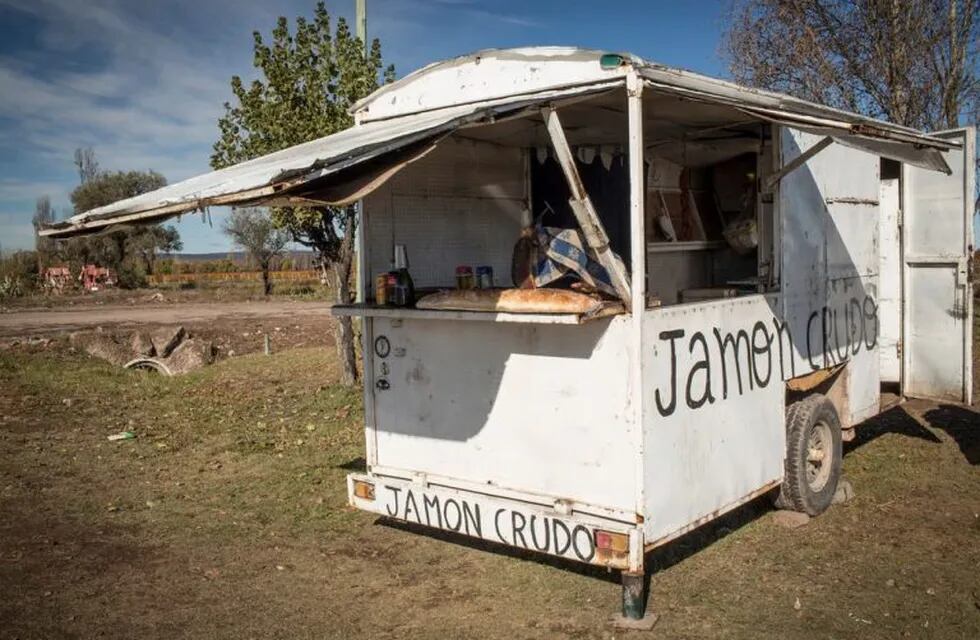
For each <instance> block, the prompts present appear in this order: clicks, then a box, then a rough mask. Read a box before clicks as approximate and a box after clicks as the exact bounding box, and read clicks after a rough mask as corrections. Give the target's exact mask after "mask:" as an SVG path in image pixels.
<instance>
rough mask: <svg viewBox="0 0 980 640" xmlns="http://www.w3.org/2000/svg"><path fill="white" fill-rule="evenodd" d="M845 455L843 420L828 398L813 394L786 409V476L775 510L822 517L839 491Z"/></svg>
mask: <svg viewBox="0 0 980 640" xmlns="http://www.w3.org/2000/svg"><path fill="white" fill-rule="evenodd" d="M842 455H843V452H842V450H841V429H840V418H838V417H837V409H835V408H834V405H833V403H832V402H831V401H830V400H828V399H827V397H826V396H824V395H822V394H819V393H814V394H812V395H809V396H807V397H806V398H804V399H802V400H799V401H797V402H794V403H793V404H791V405H790V406H789V407H787V409H786V475H785V477H784V479H783V484H782V486H781V487H780V489H779V496H778V497H777V498H776V506H777V507H779V508H781V509H790V510H792V511H799V512H801V513H806V514H808V515H811V516H815V515H819V514H821V513H823V512H824V511H825V510H826V509H827V507H829V506H830V503H831V501H832V500H833V499H834V493H835V492H836V491H837V481H838V480H839V479H840V467H841V457H842Z"/></svg>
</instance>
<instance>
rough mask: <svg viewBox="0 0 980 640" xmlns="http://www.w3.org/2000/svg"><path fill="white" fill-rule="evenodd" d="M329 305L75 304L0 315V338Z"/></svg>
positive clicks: (283, 313) (325, 311)
mask: <svg viewBox="0 0 980 640" xmlns="http://www.w3.org/2000/svg"><path fill="white" fill-rule="evenodd" d="M329 309H330V304H329V303H326V302H302V301H295V300H276V301H273V302H208V303H191V304H188V303H183V304H165V303H152V302H148V303H133V304H113V305H78V306H74V307H71V308H62V309H58V310H51V309H19V310H16V311H10V312H8V313H0V337H10V336H23V335H36V334H45V333H58V332H62V331H75V330H78V329H84V328H91V327H97V326H103V327H109V326H118V327H126V326H134V325H143V324H192V323H201V322H210V321H215V320H221V319H226V318H236V319H260V318H266V319H271V318H291V319H295V318H298V317H300V316H319V317H323V318H327V317H328V316H329Z"/></svg>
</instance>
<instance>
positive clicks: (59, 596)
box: [0, 314, 980, 639]
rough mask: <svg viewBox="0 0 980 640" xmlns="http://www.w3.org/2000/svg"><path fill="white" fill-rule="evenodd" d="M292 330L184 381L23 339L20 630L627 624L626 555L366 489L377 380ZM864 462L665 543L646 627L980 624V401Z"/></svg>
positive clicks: (217, 632) (5, 354)
mask: <svg viewBox="0 0 980 640" xmlns="http://www.w3.org/2000/svg"><path fill="white" fill-rule="evenodd" d="M291 317H293V318H294V319H295V320H296V322H297V323H299V322H300V320H299V316H296V315H293V316H291ZM309 317H310V318H316V322H321V320H320V318H319V316H317V315H316V314H312V315H310V316H309ZM258 320H261V322H262V323H268V322H270V321H269V318H266V317H263V318H260V319H257V318H246V319H236V320H234V322H256V321H258ZM208 322H210V321H206V322H204V323H203V324H208ZM222 322H224V321H222ZM222 322H211V324H212V326H213V327H214V330H215V331H225V333H229V332H230V331H228V330H225V329H222V328H221V327H222V326H224V325H223V324H222ZM229 326H234V325H229ZM273 326H274V325H273ZM284 326H285V323H284ZM265 328H266V329H268V328H269V326H266V327H265ZM237 330H238V329H237V328H236V329H235V331H237ZM311 335H312V334H311ZM317 335H318V334H317ZM274 351H275V352H274V354H273V355H272V356H268V357H266V356H263V355H261V354H259V353H253V354H251V355H246V356H243V357H234V358H226V359H224V360H222V361H220V362H218V363H217V364H215V365H214V366H211V367H206V368H204V369H201V370H199V371H195V372H193V373H191V374H189V375H187V376H184V377H179V378H163V377H158V376H153V375H149V374H141V373H138V372H126V371H122V370H119V369H116V368H113V367H111V366H109V365H108V364H106V363H103V362H100V361H96V360H93V359H90V358H87V357H85V356H83V355H81V354H76V353H71V352H69V351H68V350H67V349H66V348H64V346H63V344H62V343H61V342H59V341H57V340H54V341H52V342H50V343H47V346H43V345H42V343H39V342H36V341H35V342H33V343H30V342H22V343H20V344H16V345H13V346H9V347H8V348H6V349H2V350H0V594H2V597H0V637H2V638H89V637H111V638H132V637H154V638H156V637H166V638H177V637H181V638H182V637H187V638H201V637H209V638H210V637H216V638H226V637H227V638H307V637H310V638H313V637H316V638H347V637H355V636H356V637H375V638H395V637H399V638H400V637H423V638H472V637H487V638H555V637H571V638H593V637H596V638H609V637H621V636H622V635H624V633H623V632H617V631H615V630H613V629H612V628H611V627H609V626H608V624H607V623H606V620H607V618H608V616H609V614H610V613H613V612H615V611H617V610H618V607H619V597H620V588H619V584H618V578H617V576H616V575H615V574H610V573H606V572H604V571H601V570H593V569H583V568H581V567H579V566H578V565H574V564H566V563H563V562H558V561H551V560H545V559H542V558H540V557H537V556H526V555H521V554H518V553H513V552H509V551H506V550H504V549H501V548H499V547H493V546H490V545H486V544H482V543H475V542H471V541H469V540H466V539H462V538H455V537H446V536H441V535H432V534H425V533H424V532H420V531H414V530H409V529H407V528H406V527H403V526H396V525H394V524H392V523H390V522H385V521H383V520H379V519H377V518H375V517H373V516H371V515H370V514H366V513H362V512H357V511H353V510H351V509H350V508H349V507H347V506H346V504H345V486H344V476H345V474H346V473H348V472H349V471H350V470H357V469H362V468H363V466H364V459H363V455H364V442H363V432H362V429H361V424H362V422H361V421H362V414H361V406H360V393H359V392H358V391H351V390H346V389H343V388H341V387H338V386H336V385H335V384H334V382H335V380H336V378H337V371H336V363H335V360H334V358H333V355H332V353H333V351H332V349H324V348H322V347H312V346H307V347H300V346H296V348H290V349H288V350H285V349H283V350H274ZM123 430H131V431H133V432H135V433H136V436H137V437H136V438H135V439H133V440H124V441H119V442H110V441H108V440H107V439H106V437H107V436H108V435H109V434H112V433H115V432H118V431H123ZM844 474H845V476H846V477H847V478H848V479H849V480H850V481H851V483H852V484H853V486H854V488H855V491H856V497H855V498H854V499H853V500H851V501H850V502H848V503H846V504H843V505H839V506H835V507H832V508H831V509H830V510H829V511H828V512H827V513H825V514H824V515H823V516H821V517H819V518H816V519H814V520H812V521H811V522H810V523H809V524H808V525H806V526H805V527H802V528H799V529H794V530H787V529H784V528H781V527H779V526H777V525H776V524H775V523H774V522H773V512H772V511H771V509H770V507H769V506H768V503H767V502H766V501H765V500H764V499H762V500H758V501H756V502H754V503H751V504H749V505H747V506H746V507H744V508H742V509H740V510H738V511H737V512H735V513H732V514H729V515H728V516H726V517H724V518H722V519H721V520H720V521H716V522H715V523H712V524H711V525H709V526H708V527H706V528H704V529H702V530H699V531H698V532H696V533H695V534H693V535H690V536H687V537H684V538H682V539H680V540H678V541H677V542H675V543H673V544H671V545H669V546H667V547H666V548H664V549H662V550H661V551H658V552H657V553H655V554H654V556H653V557H651V558H650V559H649V562H650V564H651V565H652V566H656V567H657V568H658V569H657V571H656V572H655V573H654V574H653V576H652V579H651V584H650V600H649V606H650V609H651V610H653V611H656V612H657V613H659V614H660V615H661V619H660V621H659V622H658V623H657V626H656V627H655V628H654V630H653V631H651V632H649V633H640V632H629V633H628V634H626V635H630V636H635V637H650V638H789V637H792V638H902V637H912V638H971V639H972V638H977V637H980V419H978V414H977V413H975V412H974V411H973V410H971V409H967V408H962V407H956V406H939V405H936V404H934V403H929V402H922V401H911V402H908V403H906V404H904V405H902V406H900V407H897V408H894V409H892V410H890V411H889V412H887V413H886V414H883V415H882V416H880V417H878V418H877V419H875V420H873V421H871V422H869V423H866V424H865V425H863V426H862V427H861V428H860V429H859V437H858V439H857V441H855V442H853V443H851V444H850V445H848V446H847V455H846V457H845V460H844ZM491 551H492V552H491Z"/></svg>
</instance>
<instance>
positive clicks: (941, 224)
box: [902, 127, 976, 403]
mask: <svg viewBox="0 0 980 640" xmlns="http://www.w3.org/2000/svg"><path fill="white" fill-rule="evenodd" d="M936 135H937V136H940V137H943V138H947V139H951V140H956V141H959V142H961V143H962V145H963V146H962V147H961V148H959V149H953V150H950V151H947V152H944V156H945V158H946V163H947V164H948V165H949V167H950V169H952V174H950V175H945V174H943V173H939V172H936V171H929V170H926V169H919V168H917V167H912V166H909V165H904V166H903V176H902V177H903V184H904V197H903V234H902V235H903V279H904V285H905V286H904V289H905V305H904V322H903V345H904V349H903V358H904V363H903V364H904V374H903V381H902V391H903V393H904V394H905V395H908V396H913V397H919V398H934V399H939V400H953V401H958V402H967V403H968V402H970V400H971V391H972V329H973V292H972V286H971V284H970V268H969V267H970V256H971V254H972V253H973V207H974V197H975V196H974V180H975V176H974V167H975V165H974V162H975V154H976V150H975V146H974V145H975V140H976V134H975V129H974V128H973V127H968V128H965V129H954V130H950V131H944V132H941V133H939V134H936Z"/></svg>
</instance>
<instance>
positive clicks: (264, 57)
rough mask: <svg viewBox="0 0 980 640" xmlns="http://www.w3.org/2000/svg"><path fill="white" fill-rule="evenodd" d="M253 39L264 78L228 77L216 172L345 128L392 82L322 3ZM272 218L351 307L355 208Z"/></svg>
mask: <svg viewBox="0 0 980 640" xmlns="http://www.w3.org/2000/svg"><path fill="white" fill-rule="evenodd" d="M253 39H254V43H253V46H254V52H255V60H254V65H255V67H256V68H257V69H258V70H259V71H260V75H261V76H262V78H263V79H257V80H254V81H253V82H252V83H251V84H249V85H246V84H245V83H244V82H243V81H242V79H241V78H240V77H238V76H234V77H233V78H232V79H231V90H232V93H233V94H234V97H235V101H234V102H235V103H234V104H232V103H230V102H226V103H225V115H224V116H222V117H221V119H220V120H219V121H218V127H219V130H220V137H219V139H218V141H217V142H215V144H214V153H213V154H212V155H211V166H212V167H214V168H215V169H220V168H222V167H227V166H229V165H232V164H236V163H238V162H243V161H245V160H249V159H251V158H255V157H258V156H262V155H265V154H268V153H272V152H274V151H278V150H280V149H284V148H286V147H291V146H294V145H297V144H300V143H303V142H308V141H310V140H314V139H316V138H320V137H323V136H327V135H330V134H332V133H336V132H337V131H340V130H342V129H346V128H347V127H349V126H351V125H352V124H353V119H352V118H351V116H350V114H349V113H348V109H349V108H350V107H351V106H352V105H353V104H354V103H355V102H356V101H357V100H359V99H360V98H362V97H364V96H366V95H367V94H369V93H371V92H372V91H374V89H376V88H377V87H378V84H379V81H380V80H383V81H385V82H388V81H390V80H392V79H393V78H394V68H393V67H391V66H389V67H387V68H386V69H384V70H383V71H382V68H383V61H382V57H381V44H380V42H379V41H378V40H377V39H375V40H374V41H373V42H372V43H371V48H370V51H369V52H368V53H367V55H365V54H364V45H363V43H362V42H361V41H360V39H358V38H356V37H354V36H353V35H352V34H351V32H350V29H349V28H348V26H347V23H346V22H345V21H344V20H343V18H341V19H339V20H337V27H336V30H332V29H331V23H330V16H329V14H328V13H327V10H326V7H325V5H324V3H323V2H319V3H317V6H316V9H315V11H314V15H313V20H312V21H308V20H307V19H306V18H303V17H298V18H296V25H295V30H294V31H293V32H290V27H289V21H288V20H287V19H286V18H285V17H280V18H279V21H278V22H277V24H276V27H275V29H273V31H272V43H271V44H266V43H265V41H264V40H263V38H262V35H261V34H260V33H259V32H258V31H256V32H254V34H253ZM271 215H272V220H273V222H274V223H275V224H276V226H277V227H279V228H281V229H285V230H286V231H287V232H288V233H289V234H290V236H291V238H292V239H293V240H294V241H295V242H298V243H300V244H302V245H305V246H307V247H310V248H311V249H313V250H314V252H316V254H317V255H318V257H319V264H320V268H321V270H322V272H323V275H324V277H328V276H329V275H331V274H332V276H333V281H334V285H335V295H336V299H337V301H338V302H341V303H349V302H351V301H352V297H353V296H352V291H351V286H350V281H351V272H352V266H353V258H354V233H355V225H356V221H357V218H356V208H355V207H353V206H348V207H291V208H274V209H272V211H271ZM338 327H339V332H338V333H339V335H338V339H337V348H338V351H339V353H340V358H341V363H342V367H343V379H344V382H345V383H347V384H353V383H354V382H355V381H356V379H357V368H356V356H355V351H354V333H353V327H352V324H351V321H350V318H340V319H339V322H338Z"/></svg>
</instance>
